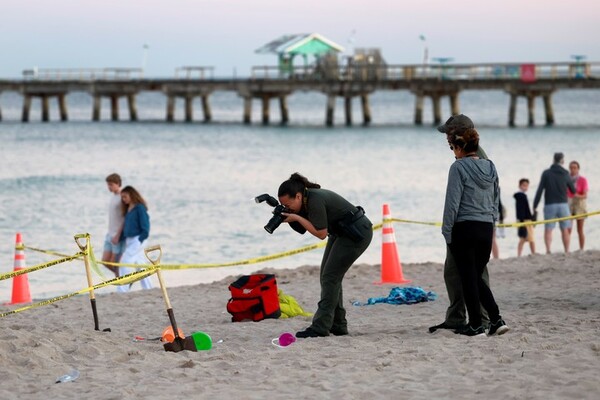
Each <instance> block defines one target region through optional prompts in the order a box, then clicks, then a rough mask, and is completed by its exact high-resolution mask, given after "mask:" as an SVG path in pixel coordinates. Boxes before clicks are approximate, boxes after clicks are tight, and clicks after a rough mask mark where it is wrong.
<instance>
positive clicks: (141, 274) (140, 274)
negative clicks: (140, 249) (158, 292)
mask: <svg viewBox="0 0 600 400" xmlns="http://www.w3.org/2000/svg"><path fill="white" fill-rule="evenodd" d="M157 269H158V266H151V267H149V268H147V269H145V270H143V271H136V272H132V273H130V274H127V275H123V276H120V277H118V278H114V279H111V280H109V281H106V282H102V283H99V284H97V285H94V286H90V287H87V288H85V289H81V290H79V291H77V292H73V293H69V294H63V295H61V296H57V297H53V298H51V299H47V300H44V301H40V302H38V303H33V304H29V305H27V306H25V307H21V308H17V309H16V310H12V311H7V312H5V313H0V318H2V317H6V316H7V315H11V314H16V313H19V312H22V311H25V310H30V309H32V308H36V307H41V306H46V305H48V304H52V303H56V302H57V301H60V300H65V299H68V298H70V297H73V296H77V295H79V294H84V293H87V292H89V291H92V290H96V289H100V288H103V287H105V286H108V285H114V284H119V285H123V284H128V283H131V282H136V281H138V280H140V279H143V278H145V277H147V276H150V275H152V274H154V273H155V272H156V270H157Z"/></svg>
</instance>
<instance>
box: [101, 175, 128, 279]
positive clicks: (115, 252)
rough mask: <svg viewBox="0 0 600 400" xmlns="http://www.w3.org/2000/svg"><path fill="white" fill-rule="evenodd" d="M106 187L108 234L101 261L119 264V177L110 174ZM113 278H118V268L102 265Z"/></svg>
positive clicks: (120, 212) (121, 215) (120, 220)
mask: <svg viewBox="0 0 600 400" xmlns="http://www.w3.org/2000/svg"><path fill="white" fill-rule="evenodd" d="M106 185H107V186H108V190H109V192H110V193H111V196H110V201H109V203H108V232H107V233H106V236H105V238H104V252H103V253H102V261H108V262H119V259H120V258H121V254H122V253H123V241H122V240H121V239H120V237H121V232H122V231H123V222H124V219H125V217H124V215H123V210H122V202H121V177H120V176H119V174H110V175H108V176H107V177H106ZM104 266H105V267H106V268H108V269H109V270H111V271H112V272H113V273H114V274H115V276H119V268H118V267H114V266H112V265H106V264H104Z"/></svg>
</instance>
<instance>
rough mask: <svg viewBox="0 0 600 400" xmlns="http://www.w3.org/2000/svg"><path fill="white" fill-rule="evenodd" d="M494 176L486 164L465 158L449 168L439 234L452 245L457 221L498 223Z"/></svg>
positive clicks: (490, 167) (496, 178)
mask: <svg viewBox="0 0 600 400" xmlns="http://www.w3.org/2000/svg"><path fill="white" fill-rule="evenodd" d="M498 201H499V189H498V173H497V172H496V167H495V166H494V163H492V162H491V161H490V160H483V159H476V158H472V157H465V158H461V159H458V160H456V161H455V162H454V164H452V166H451V167H450V172H449V173H448V186H447V188H446V202H445V204H444V220H443V223H442V234H443V235H444V239H446V243H448V244H450V243H452V227H453V226H454V224H455V223H456V222H460V221H481V222H490V223H494V222H495V221H496V220H497V219H498V206H499V204H498Z"/></svg>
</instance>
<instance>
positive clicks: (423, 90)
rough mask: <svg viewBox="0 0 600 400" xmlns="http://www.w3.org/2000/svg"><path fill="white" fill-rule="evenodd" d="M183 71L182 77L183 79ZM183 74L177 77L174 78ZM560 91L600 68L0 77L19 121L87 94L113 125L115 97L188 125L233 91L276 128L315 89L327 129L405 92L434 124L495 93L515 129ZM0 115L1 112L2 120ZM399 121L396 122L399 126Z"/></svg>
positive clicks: (592, 77)
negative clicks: (521, 104) (522, 101)
mask: <svg viewBox="0 0 600 400" xmlns="http://www.w3.org/2000/svg"><path fill="white" fill-rule="evenodd" d="M182 71H183V72H184V73H183V74H182ZM180 75H183V76H180ZM562 89H596V90H597V89H600V63H538V64H498V63H496V64H464V65H455V64H447V65H387V66H385V67H374V66H373V67H371V66H360V67H351V66H350V67H348V66H346V67H340V68H335V69H327V70H323V69H317V68H313V67H306V68H295V69H294V70H293V71H292V72H290V73H286V74H282V73H280V72H279V70H278V68H277V67H269V66H267V67H253V68H252V73H251V76H250V77H246V78H229V79H223V78H214V77H213V71H212V69H211V68H210V67H185V68H183V69H178V71H177V74H176V77H175V78H161V79H156V78H145V77H143V73H142V70H140V69H135V68H133V69H126V68H120V69H119V68H107V69H88V70H85V69H74V70H65V69H56V70H39V71H24V78H23V79H18V80H6V79H5V80H2V79H0V93H2V92H6V91H13V92H18V93H20V94H21V95H22V96H23V108H22V117H21V121H23V122H28V121H29V120H30V110H31V102H32V99H34V98H39V99H40V101H41V109H42V115H41V119H42V121H49V120H50V118H49V115H50V113H49V107H50V102H49V101H50V99H51V98H56V99H57V102H58V107H59V115H60V120H61V121H67V120H68V110H67V102H66V96H67V95H68V94H69V93H71V92H86V93H89V94H90V96H92V97H93V106H92V112H91V118H92V120H93V121H99V120H100V113H101V99H102V97H105V98H106V97H107V98H110V99H111V119H112V120H114V121H117V120H119V98H122V97H125V98H127V101H128V108H129V119H130V120H131V121H137V120H138V113H137V105H136V95H137V94H138V93H140V92H145V91H151V92H161V93H163V94H164V95H165V97H166V113H165V114H166V115H165V119H166V120H167V121H170V122H172V121H174V115H175V99H176V98H182V99H184V104H185V121H187V122H191V121H193V100H194V99H195V98H197V97H200V98H201V100H202V101H201V104H202V111H203V116H204V121H205V122H209V121H211V120H212V113H211V107H210V101H209V100H210V95H211V94H212V93H215V92H219V91H229V92H235V93H237V94H238V95H239V96H240V97H242V98H243V99H244V101H243V104H244V105H243V111H242V121H243V122H244V123H247V124H249V123H251V114H252V113H251V111H252V102H253V99H258V100H259V101H260V102H261V103H262V113H261V115H262V121H261V122H262V123H263V124H269V123H270V103H271V100H273V99H275V100H278V102H279V108H280V115H281V121H280V122H281V123H282V124H286V123H288V122H289V120H290V115H289V109H288V105H287V97H288V96H289V95H291V94H292V93H294V92H298V91H309V92H318V93H322V94H323V95H324V96H326V99H327V100H326V109H325V124H326V125H328V126H332V125H333V121H334V118H333V117H334V112H335V100H336V98H337V97H342V98H344V100H345V101H344V105H345V106H344V112H345V121H346V124H348V125H350V124H352V123H353V120H352V101H353V99H355V98H359V99H360V101H361V104H362V114H363V115H362V123H363V124H369V123H371V121H372V118H371V109H370V104H369V95H370V94H372V93H374V92H376V91H394V90H396V91H399V90H404V91H409V92H411V93H413V94H414V96H415V109H414V123H415V124H422V123H423V108H424V99H425V98H427V97H428V98H431V101H432V106H433V116H434V124H438V123H440V122H441V120H442V115H441V106H440V102H441V99H442V98H444V97H447V98H448V99H449V101H450V109H451V112H452V114H458V113H460V107H459V96H460V93H461V92H463V91H467V90H480V91H481V90H501V91H504V92H505V93H507V95H508V96H509V113H508V124H509V126H514V125H515V116H516V105H517V98H518V97H520V96H522V97H525V98H526V99H527V113H528V124H529V125H530V126H533V125H534V124H535V109H534V105H535V99H536V97H542V98H543V100H544V109H545V123H546V125H552V124H554V111H553V106H552V95H553V93H555V92H556V91H558V90H562ZM0 107H1V104H0ZM1 119H2V112H1V108H0V120H1ZM399 122H401V121H399Z"/></svg>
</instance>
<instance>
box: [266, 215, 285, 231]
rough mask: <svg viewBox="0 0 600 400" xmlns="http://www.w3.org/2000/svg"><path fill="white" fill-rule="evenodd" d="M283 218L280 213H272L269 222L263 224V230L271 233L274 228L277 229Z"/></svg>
mask: <svg viewBox="0 0 600 400" xmlns="http://www.w3.org/2000/svg"><path fill="white" fill-rule="evenodd" d="M283 220H284V217H283V216H282V215H281V214H276V215H274V216H273V218H271V219H270V220H269V222H267V224H266V225H265V231H267V232H269V233H271V234H272V233H273V232H274V231H275V229H277V228H278V227H279V225H281V223H282V222H283Z"/></svg>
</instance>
